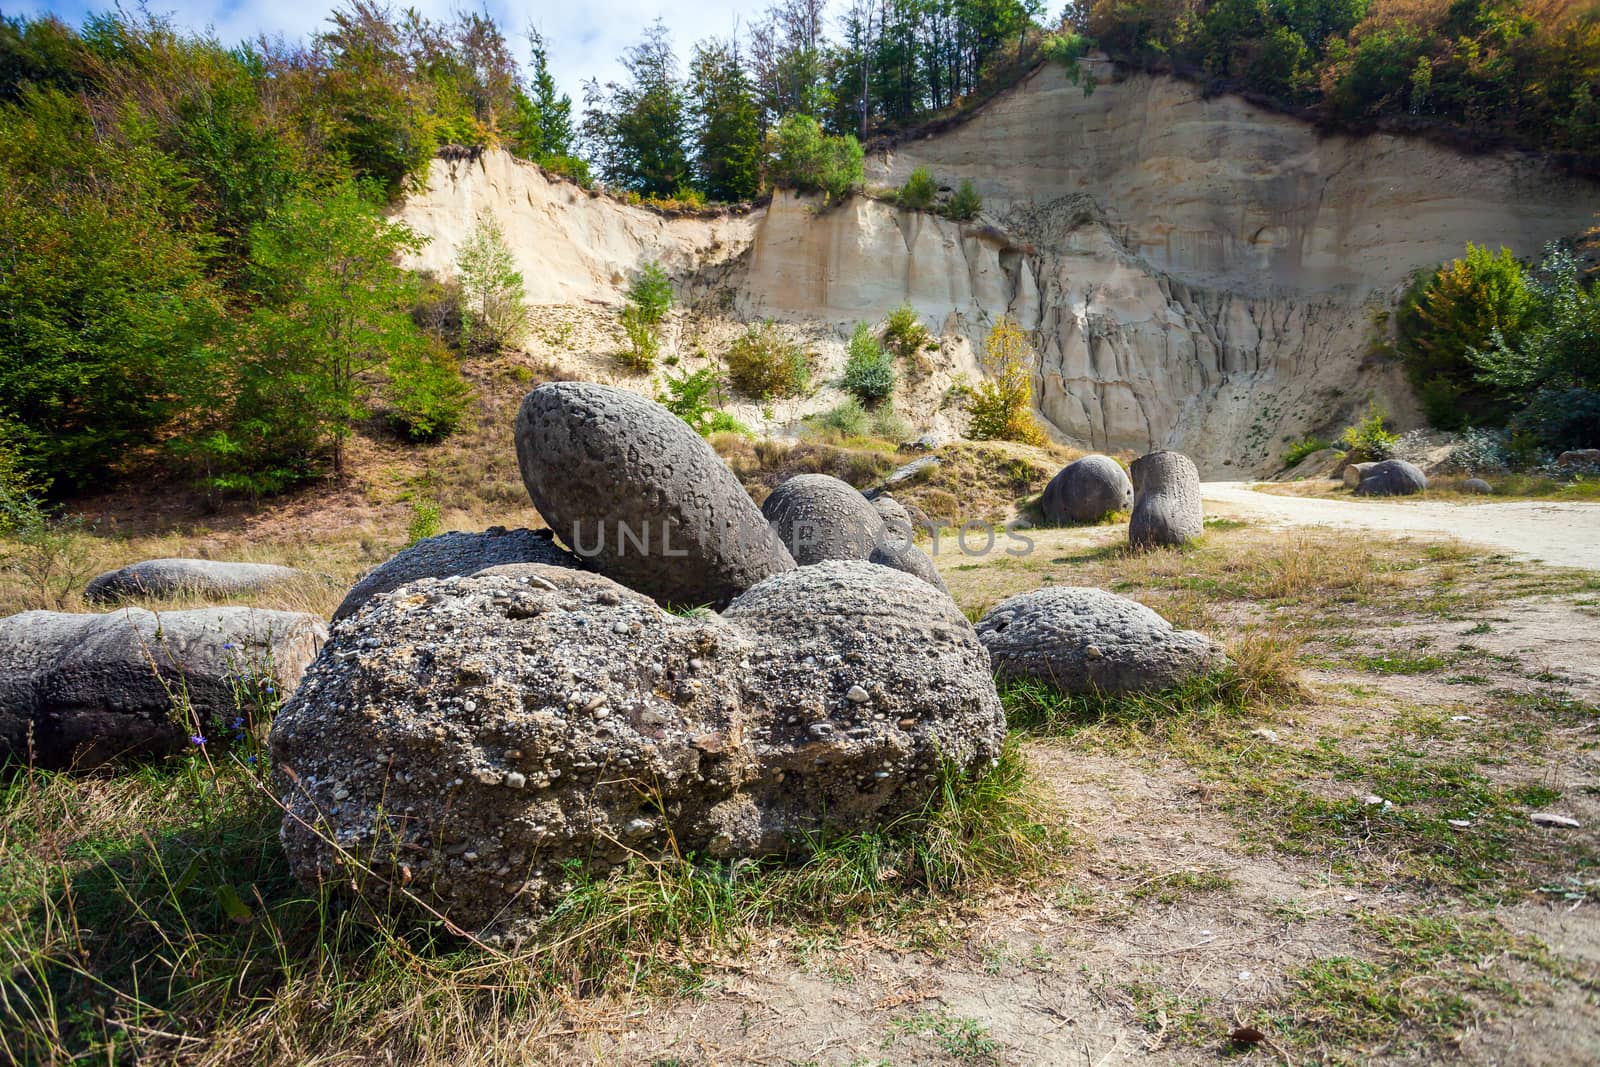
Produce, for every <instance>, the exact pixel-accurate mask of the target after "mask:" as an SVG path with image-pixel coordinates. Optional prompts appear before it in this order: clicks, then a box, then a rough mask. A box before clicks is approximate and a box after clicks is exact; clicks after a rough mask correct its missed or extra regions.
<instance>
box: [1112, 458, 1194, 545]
mask: <svg viewBox="0 0 1600 1067" xmlns="http://www.w3.org/2000/svg"><path fill="white" fill-rule="evenodd" d="M1130 470H1131V473H1132V474H1133V491H1134V499H1133V514H1132V516H1130V517H1129V519H1128V540H1129V541H1130V542H1131V543H1132V544H1135V545H1182V544H1186V543H1188V542H1190V541H1193V540H1194V539H1195V538H1197V537H1199V536H1200V535H1201V534H1202V533H1204V532H1205V511H1204V507H1203V505H1202V504H1201V501H1200V474H1199V472H1198V471H1196V470H1195V469H1194V463H1193V462H1191V461H1190V459H1189V457H1188V456H1185V455H1183V454H1182V453H1181V452H1152V453H1150V454H1149V455H1148V456H1140V457H1139V458H1138V459H1136V460H1134V461H1133V466H1132V467H1131V468H1130Z"/></svg>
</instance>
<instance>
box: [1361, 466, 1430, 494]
mask: <svg viewBox="0 0 1600 1067" xmlns="http://www.w3.org/2000/svg"><path fill="white" fill-rule="evenodd" d="M1426 488H1428V476H1427V475H1425V474H1423V473H1422V471H1420V470H1419V469H1417V467H1416V466H1415V465H1413V464H1411V463H1407V462H1406V461H1405V460H1403V459H1386V460H1384V461H1383V462H1382V463H1374V464H1373V465H1372V466H1371V467H1370V468H1368V469H1367V470H1364V471H1362V472H1361V482H1360V484H1358V485H1357V486H1356V495H1357V496H1411V495H1413V494H1415V493H1420V492H1422V491H1423V490H1424V489H1426Z"/></svg>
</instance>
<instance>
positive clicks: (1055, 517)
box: [1039, 456, 1133, 526]
mask: <svg viewBox="0 0 1600 1067" xmlns="http://www.w3.org/2000/svg"><path fill="white" fill-rule="evenodd" d="M1132 507H1133V482H1131V481H1130V480H1129V479H1128V473H1127V472H1126V471H1124V470H1123V469H1122V464H1120V463H1118V462H1117V461H1116V460H1114V459H1112V458H1111V457H1110V456H1084V457H1083V458H1082V459H1078V460H1074V461H1073V462H1071V463H1069V464H1067V465H1066V466H1065V467H1062V468H1061V470H1060V471H1058V472H1057V473H1056V476H1055V477H1054V478H1051V479H1050V484H1048V485H1046V486H1045V487H1044V493H1043V495H1042V496H1040V498H1039V508H1040V510H1041V511H1043V513H1044V520H1045V522H1048V523H1050V524H1052V525H1055V526H1066V525H1070V524H1072V523H1078V522H1099V521H1100V520H1101V519H1103V518H1105V517H1106V516H1107V515H1110V514H1112V513H1114V512H1118V511H1127V510H1129V509H1130V508H1132Z"/></svg>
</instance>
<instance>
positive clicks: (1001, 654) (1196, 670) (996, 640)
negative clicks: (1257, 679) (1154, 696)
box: [978, 586, 1227, 695]
mask: <svg viewBox="0 0 1600 1067" xmlns="http://www.w3.org/2000/svg"><path fill="white" fill-rule="evenodd" d="M978 639H979V640H980V641H982V642H983V645H984V647H985V648H987V649H988V650H989V656H990V658H991V659H992V660H993V661H994V670H995V675H996V677H998V678H1001V679H1003V680H1007V681H1030V682H1039V683H1043V684H1045V685H1049V686H1053V687H1054V688H1056V689H1059V690H1060V691H1062V692H1064V693H1104V694H1107V695H1113V694H1119V693H1147V692H1154V691H1157V690H1161V689H1170V688H1172V687H1173V686H1176V685H1181V684H1183V683H1184V682H1186V681H1189V680H1191V679H1194V678H1198V677H1200V676H1201V675H1203V674H1205V673H1207V672H1208V671H1212V670H1216V669H1217V668H1219V667H1222V666H1224V665H1225V664H1226V663H1227V657H1226V656H1225V655H1223V652H1222V650H1221V649H1220V648H1219V647H1217V645H1216V643H1215V642H1213V641H1212V640H1211V639H1210V638H1208V637H1206V636H1205V635H1204V634H1200V633H1196V632H1195V631H1193V630H1174V629H1173V628H1172V624H1171V623H1169V622H1167V620H1165V619H1163V618H1162V617H1161V616H1160V615H1157V614H1156V613H1155V612H1153V611H1151V610H1150V609H1149V608H1147V607H1145V606H1144V605H1143V604H1139V603H1136V602H1135V601H1132V600H1128V599H1126V598H1125V597H1120V596H1117V595H1115V594H1113V593H1107V592H1105V591H1104V590H1102V589H1089V588H1081V587H1072V586H1047V587H1045V588H1043V589H1035V590H1033V591H1032V592H1030V593H1022V594H1020V595H1018V596H1014V597H1011V598H1010V599H1008V600H1003V601H1001V602H1000V603H999V604H997V605H995V606H994V608H992V609H991V610H990V611H989V613H988V614H987V615H985V616H984V617H983V618H982V619H981V620H980V621H979V622H978Z"/></svg>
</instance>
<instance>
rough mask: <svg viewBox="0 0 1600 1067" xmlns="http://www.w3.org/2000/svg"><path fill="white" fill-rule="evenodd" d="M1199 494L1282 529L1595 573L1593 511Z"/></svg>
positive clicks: (1599, 551) (1576, 506)
mask: <svg viewBox="0 0 1600 1067" xmlns="http://www.w3.org/2000/svg"><path fill="white" fill-rule="evenodd" d="M1200 489H1201V493H1202V495H1203V496H1204V497H1205V501H1206V504H1207V505H1222V510H1223V511H1224V512H1225V513H1226V514H1228V515H1237V516H1238V517H1240V518H1250V519H1256V520H1258V521H1260V520H1266V521H1269V522H1275V523H1280V524H1283V525H1287V526H1334V527H1340V528H1343V529H1358V530H1382V531H1385V532H1389V533H1400V532H1414V533H1423V534H1441V535H1445V536H1449V537H1454V538H1459V539H1460V540H1462V541H1470V542H1474V543H1476V544H1481V545H1490V546H1493V547H1495V548H1499V549H1503V550H1505V551H1506V552H1508V553H1510V554H1511V555H1514V556H1517V557H1518V558H1521V559H1530V560H1537V561H1539V562H1541V563H1549V564H1554V565H1556V566H1562V567H1583V568H1586V569H1589V570H1600V504H1586V503H1584V504H1580V503H1557V502H1552V501H1542V500H1519V501H1506V502H1504V503H1485V504H1447V503H1443V502H1441V501H1432V500H1414V501H1410V500H1408V501H1396V500H1387V501H1357V500H1328V499H1324V498H1321V497H1294V496H1277V495H1275V494H1272V493H1261V492H1257V491H1256V490H1254V489H1251V488H1250V486H1249V483H1246V482H1205V483H1204V484H1202V485H1201V487H1200ZM1207 510H1208V511H1210V510H1212V509H1211V508H1210V507H1208V509H1207Z"/></svg>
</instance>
